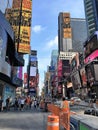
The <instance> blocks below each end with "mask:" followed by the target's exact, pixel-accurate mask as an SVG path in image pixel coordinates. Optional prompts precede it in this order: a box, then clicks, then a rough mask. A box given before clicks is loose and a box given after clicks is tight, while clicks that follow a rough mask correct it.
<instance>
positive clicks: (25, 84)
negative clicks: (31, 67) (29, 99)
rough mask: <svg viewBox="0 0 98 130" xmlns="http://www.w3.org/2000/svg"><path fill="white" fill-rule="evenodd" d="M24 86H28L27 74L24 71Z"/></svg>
mask: <svg viewBox="0 0 98 130" xmlns="http://www.w3.org/2000/svg"><path fill="white" fill-rule="evenodd" d="M23 83H24V88H27V87H28V74H27V73H24V81H23Z"/></svg>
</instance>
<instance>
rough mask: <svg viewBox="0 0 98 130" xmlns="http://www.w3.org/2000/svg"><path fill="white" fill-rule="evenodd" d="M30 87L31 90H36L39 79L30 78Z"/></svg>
mask: <svg viewBox="0 0 98 130" xmlns="http://www.w3.org/2000/svg"><path fill="white" fill-rule="evenodd" d="M29 87H30V88H36V87H37V79H36V76H30V79H29Z"/></svg>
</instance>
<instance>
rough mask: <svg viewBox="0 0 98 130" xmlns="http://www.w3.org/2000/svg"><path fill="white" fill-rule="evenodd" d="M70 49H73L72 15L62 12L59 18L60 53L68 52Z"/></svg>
mask: <svg viewBox="0 0 98 130" xmlns="http://www.w3.org/2000/svg"><path fill="white" fill-rule="evenodd" d="M70 49H72V31H71V26H70V13H63V12H61V13H60V14H59V16H58V51H59V53H60V51H63V52H67V51H69V50H70Z"/></svg>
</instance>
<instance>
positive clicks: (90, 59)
mask: <svg viewBox="0 0 98 130" xmlns="http://www.w3.org/2000/svg"><path fill="white" fill-rule="evenodd" d="M97 57H98V50H95V51H94V52H92V53H91V54H90V55H89V56H88V57H86V58H85V59H84V62H85V63H88V62H91V61H93V60H94V59H95V58H97Z"/></svg>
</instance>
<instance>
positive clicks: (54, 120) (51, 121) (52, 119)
mask: <svg viewBox="0 0 98 130" xmlns="http://www.w3.org/2000/svg"><path fill="white" fill-rule="evenodd" d="M47 130H59V116H55V115H49V116H48V122H47Z"/></svg>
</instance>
